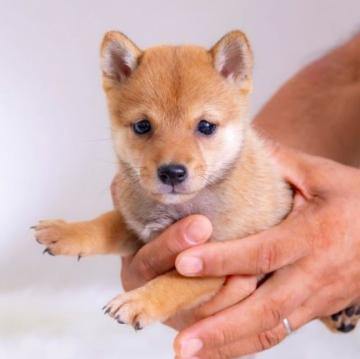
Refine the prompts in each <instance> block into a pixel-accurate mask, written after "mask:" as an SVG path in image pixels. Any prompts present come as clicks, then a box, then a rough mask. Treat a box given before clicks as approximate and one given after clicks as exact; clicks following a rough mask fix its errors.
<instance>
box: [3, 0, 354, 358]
mask: <svg viewBox="0 0 360 359" xmlns="http://www.w3.org/2000/svg"><path fill="white" fill-rule="evenodd" d="M235 28H240V29H243V30H245V31H246V32H247V33H248V35H249V37H250V39H251V40H252V43H253V46H254V50H255V56H256V68H255V79H256V83H255V95H254V98H253V110H254V112H255V111H257V110H258V109H259V108H260V106H261V105H262V104H263V103H264V102H265V101H266V100H267V99H268V98H269V96H270V95H271V94H272V93H273V92H274V91H275V90H276V88H277V87H278V86H279V85H280V84H281V83H282V82H283V81H285V80H286V78H288V77H289V76H290V75H291V74H293V73H294V72H295V71H296V70H297V69H299V68H300V67H301V66H302V65H303V64H305V63H306V62H308V61H310V60H311V59H313V58H315V57H317V56H319V55H321V54H322V53H324V51H326V50H327V49H329V48H331V47H333V46H335V45H336V44H338V43H340V42H341V41H343V40H345V39H347V38H348V37H350V36H351V35H352V34H354V33H355V31H358V30H359V29H360V1H359V0H342V1H338V0H317V1H314V0H266V1H264V0H263V1H260V0H247V1H245V0H237V1H236V0H222V1H217V0H216V1H213V0H212V1H205V0H194V1H190V0H182V1H180V0H178V1H168V0H164V1H161V0H152V1H145V0H143V1H140V0H138V1H123V0H117V1H115V0H103V1H99V0H98V1H90V0H73V1H69V0H68V1H55V0H53V1H51V0H49V1H40V0H38V1H35V0H27V1H26V0H24V1H20V0H12V1H10V0H8V1H6V0H0V121H1V126H0V146H1V147H0V161H1V162H0V164H1V167H0V171H1V172H0V198H1V207H0V209H1V216H0V218H1V223H0V228H1V231H0V358H4V359H12V358H38V357H39V358H45V359H46V358H61V359H67V358H69V359H70V358H71V359H73V358H81V359H83V358H84V359H85V358H86V359H93V358H94V359H95V358H141V359H143V358H157V359H159V358H160V359H165V358H172V357H173V356H172V352H171V340H172V338H173V336H174V333H173V332H172V331H170V330H169V329H166V328H165V327H162V326H160V325H158V326H154V327H152V328H148V329H146V330H145V331H143V332H142V333H139V334H136V335H135V334H134V333H133V331H132V330H130V329H129V328H123V327H120V326H118V325H116V324H115V323H113V322H112V321H111V320H110V319H108V318H106V317H104V316H103V315H102V314H101V310H100V308H101V306H102V305H103V304H105V303H106V302H107V301H108V300H109V299H110V298H111V297H112V296H113V295H115V294H116V293H117V292H118V291H119V290H120V288H119V278H118V273H119V259H118V258H112V257H103V258H91V259H90V258H89V259H84V260H83V261H82V262H80V263H77V262H76V261H75V260H74V259H70V258H52V257H49V256H42V255H41V248H40V247H39V246H38V245H37V244H36V243H35V242H34V240H33V239H32V237H31V233H30V232H29V230H28V227H29V226H30V225H32V224H34V223H36V221H37V220H38V219H41V218H49V217H50V218H51V217H64V218H66V219H82V218H87V217H91V216H93V215H95V214H98V213H100V212H102V211H105V210H107V209H109V208H110V207H111V201H110V196H109V190H108V186H109V183H110V181H111V178H112V175H113V173H114V169H115V161H114V158H113V155H112V149H111V142H110V136H109V125H108V119H107V113H106V107H105V103H104V98H103V94H102V91H101V85H100V75H99V61H98V48H99V43H100V40H101V37H102V34H103V33H104V32H105V31H106V30H109V29H118V30H121V31H123V32H125V33H126V34H128V35H129V36H130V37H131V38H132V39H133V40H134V41H135V42H137V43H138V45H139V46H140V47H147V46H150V45H152V44H159V43H196V44H200V45H204V46H210V45H212V44H213V43H214V42H215V41H216V40H218V38H220V36H222V35H223V34H224V33H225V32H227V31H228V30H231V29H235ZM359 339H360V330H358V332H357V333H353V334H349V335H346V336H344V335H343V336H341V335H338V336H336V335H333V334H330V333H328V332H327V331H326V330H325V329H324V328H323V327H322V325H320V324H319V323H313V324H310V325H309V326H307V327H306V328H305V329H303V330H301V331H300V332H299V333H298V334H296V335H294V336H293V337H292V338H290V339H289V340H287V341H285V343H284V344H282V345H280V346H279V347H277V348H276V349H273V350H271V351H269V352H267V353H264V354H261V355H259V358H264V359H266V358H268V359H269V358H279V359H281V358H292V359H297V358H299V359H300V358H301V359H306V358H319V357H321V358H328V359H331V358H339V357H341V358H343V359H350V358H357V357H359V353H360V342H359Z"/></svg>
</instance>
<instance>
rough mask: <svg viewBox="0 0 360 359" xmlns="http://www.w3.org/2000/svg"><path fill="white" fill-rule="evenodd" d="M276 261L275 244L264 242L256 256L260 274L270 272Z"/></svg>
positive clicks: (257, 269) (257, 268)
mask: <svg viewBox="0 0 360 359" xmlns="http://www.w3.org/2000/svg"><path fill="white" fill-rule="evenodd" d="M275 263H276V250H275V248H274V247H273V246H271V245H268V244H267V243H264V244H262V245H261V246H260V248H259V250H258V253H257V258H256V271H257V273H258V274H266V273H270V272H272V271H273V270H274V265H275Z"/></svg>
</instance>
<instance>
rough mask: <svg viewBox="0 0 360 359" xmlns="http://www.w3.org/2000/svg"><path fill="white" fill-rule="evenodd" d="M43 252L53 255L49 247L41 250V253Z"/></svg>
mask: <svg viewBox="0 0 360 359" xmlns="http://www.w3.org/2000/svg"><path fill="white" fill-rule="evenodd" d="M45 253H47V254H49V255H51V256H54V255H55V254H54V253H52V252H51V250H50V249H49V248H45V249H44V250H43V254H45Z"/></svg>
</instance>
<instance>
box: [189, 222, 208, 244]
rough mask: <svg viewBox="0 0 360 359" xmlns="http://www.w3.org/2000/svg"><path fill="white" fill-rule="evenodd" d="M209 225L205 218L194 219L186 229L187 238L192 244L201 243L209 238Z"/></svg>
mask: <svg viewBox="0 0 360 359" xmlns="http://www.w3.org/2000/svg"><path fill="white" fill-rule="evenodd" d="M208 227H209V225H208V223H207V222H206V223H205V219H199V218H197V219H194V220H192V221H191V222H190V223H189V224H188V225H187V227H186V229H185V235H186V239H187V241H188V242H189V243H191V244H196V243H201V242H204V241H205V240H206V239H207V236H208V235H209V229H208Z"/></svg>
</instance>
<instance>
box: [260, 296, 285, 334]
mask: <svg viewBox="0 0 360 359" xmlns="http://www.w3.org/2000/svg"><path fill="white" fill-rule="evenodd" d="M280 308H281V306H280V305H279V304H278V303H277V302H275V301H274V300H270V301H268V302H267V303H266V304H264V305H263V308H262V310H261V312H262V315H261V317H262V318H263V326H262V328H263V330H266V329H268V328H272V327H275V326H276V325H277V324H279V323H280V322H281V319H282V317H283V314H282V311H281V309H280Z"/></svg>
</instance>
